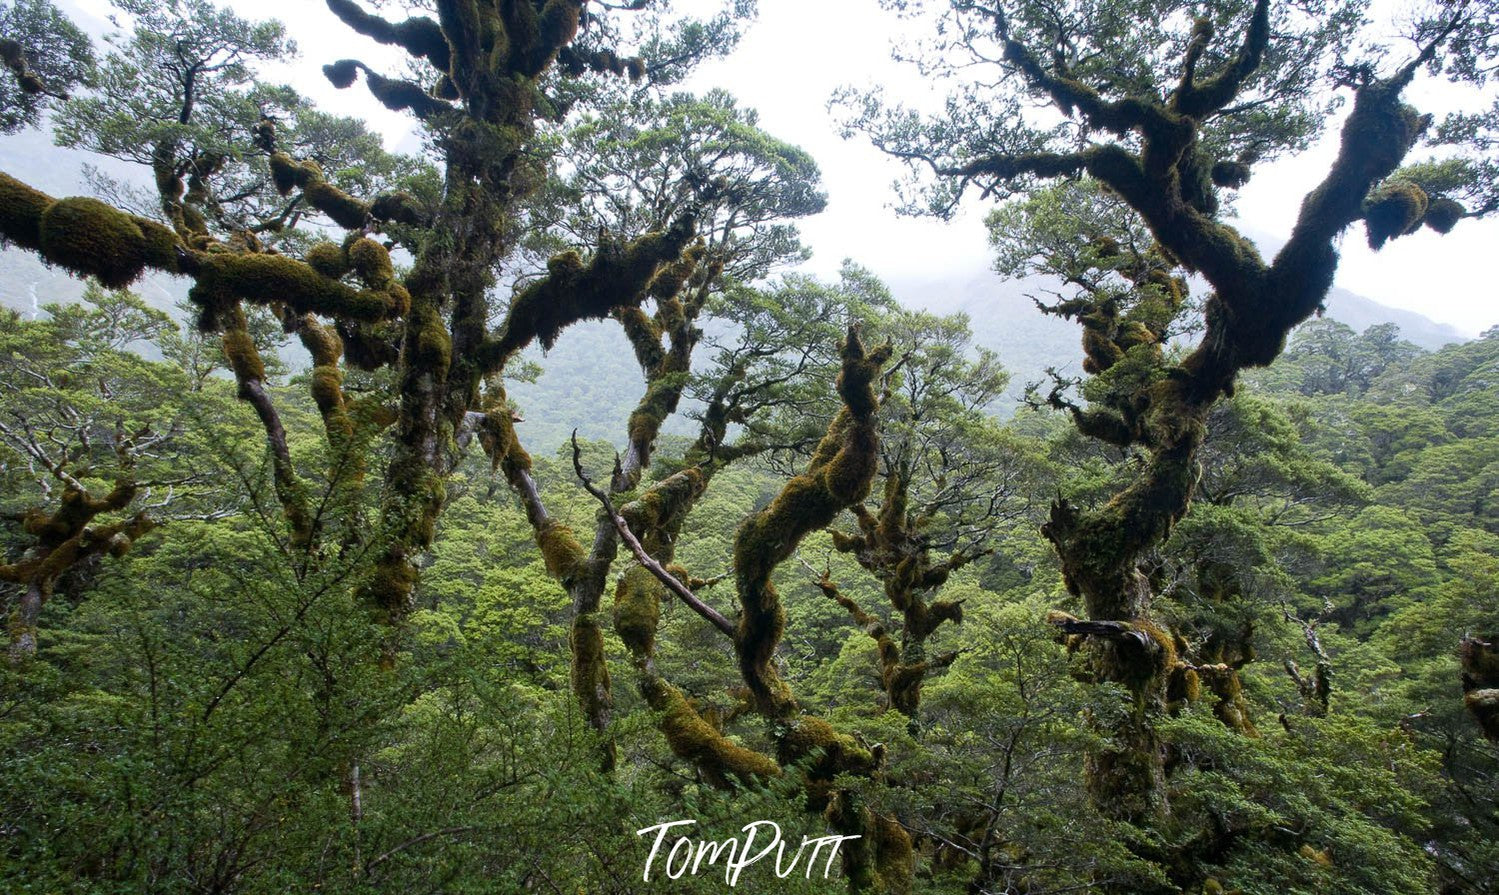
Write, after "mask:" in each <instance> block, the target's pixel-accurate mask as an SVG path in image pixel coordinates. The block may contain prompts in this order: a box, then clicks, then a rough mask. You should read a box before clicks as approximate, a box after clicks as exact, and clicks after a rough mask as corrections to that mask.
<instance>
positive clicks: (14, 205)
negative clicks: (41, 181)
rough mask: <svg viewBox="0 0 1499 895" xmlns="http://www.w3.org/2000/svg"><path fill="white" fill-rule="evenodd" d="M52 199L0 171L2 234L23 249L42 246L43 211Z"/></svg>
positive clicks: (36, 248)
mask: <svg viewBox="0 0 1499 895" xmlns="http://www.w3.org/2000/svg"><path fill="white" fill-rule="evenodd" d="M52 202H53V199H52V197H51V196H49V195H47V194H46V193H43V192H41V191H40V190H35V189H32V188H31V187H30V186H27V185H26V184H24V183H22V182H21V181H19V180H16V179H15V178H14V177H11V176H10V175H9V174H3V173H0V237H3V238H4V239H5V240H6V241H8V242H12V243H15V244H16V245H18V246H20V247H21V248H23V249H30V250H31V251H38V250H40V249H41V247H42V215H43V214H44V213H45V212H46V211H47V209H48V208H49V207H50V206H51V205H52Z"/></svg>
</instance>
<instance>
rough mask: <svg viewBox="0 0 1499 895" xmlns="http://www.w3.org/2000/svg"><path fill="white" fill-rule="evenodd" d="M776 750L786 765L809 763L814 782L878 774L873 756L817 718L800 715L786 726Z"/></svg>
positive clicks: (855, 741) (851, 738)
mask: <svg viewBox="0 0 1499 895" xmlns="http://www.w3.org/2000/svg"><path fill="white" fill-rule="evenodd" d="M776 750H777V751H776V757H777V758H778V759H779V760H780V762H781V764H783V765H785V764H797V763H799V762H803V761H808V760H810V764H809V765H808V774H809V776H810V777H812V779H814V780H824V781H826V780H832V779H833V778H834V777H836V776H837V775H839V774H863V775H867V774H870V773H873V772H874V771H875V770H876V763H875V758H874V753H873V752H871V751H870V750H868V749H866V748H864V747H863V746H862V745H860V744H859V742H858V741H857V740H855V739H854V738H853V737H851V736H849V735H848V734H846V733H842V732H840V731H839V730H838V729H837V728H835V727H833V725H831V724H829V723H828V722H827V721H825V720H823V719H822V718H818V717H816V716H815V715H800V716H798V717H797V718H795V719H793V720H790V721H788V722H786V727H785V730H784V732H783V733H782V734H781V735H780V737H779V738H778V739H777V742H776Z"/></svg>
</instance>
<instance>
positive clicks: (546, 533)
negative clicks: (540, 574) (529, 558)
mask: <svg viewBox="0 0 1499 895" xmlns="http://www.w3.org/2000/svg"><path fill="white" fill-rule="evenodd" d="M536 546H538V547H540V548H541V557H542V560H543V561H544V562H545V563H546V568H547V574H549V575H551V576H552V577H553V578H556V579H557V580H558V581H563V582H566V581H567V580H568V579H570V578H572V577H573V575H575V574H577V571H578V567H579V566H581V565H582V563H583V558H584V556H585V554H584V553H583V546H582V545H581V544H579V543H578V539H577V538H576V537H574V536H573V531H572V529H571V528H568V527H567V526H566V525H563V524H562V523H561V522H557V521H555V520H554V521H550V522H548V523H546V524H545V525H543V526H541V527H540V528H538V529H537V530H536Z"/></svg>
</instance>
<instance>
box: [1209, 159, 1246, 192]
mask: <svg viewBox="0 0 1499 895" xmlns="http://www.w3.org/2000/svg"><path fill="white" fill-rule="evenodd" d="M1250 173H1251V172H1250V169H1249V166H1248V165H1246V164H1244V163H1243V162H1235V161H1231V160H1227V159H1225V160H1223V161H1220V162H1218V163H1216V164H1214V165H1213V170H1212V178H1213V183H1214V185H1216V186H1220V187H1228V188H1232V189H1239V188H1240V187H1242V186H1244V184H1246V183H1248V182H1249V175H1250Z"/></svg>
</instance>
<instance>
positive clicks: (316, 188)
mask: <svg viewBox="0 0 1499 895" xmlns="http://www.w3.org/2000/svg"><path fill="white" fill-rule="evenodd" d="M302 195H303V197H305V198H306V199H307V202H308V204H310V205H312V207H314V208H316V209H317V210H318V211H321V212H322V213H323V214H326V215H327V216H328V217H330V218H332V219H333V222H334V223H335V224H337V225H339V226H340V227H343V228H344V229H345V230H357V229H359V228H360V227H363V226H364V225H365V222H366V221H367V220H368V219H369V213H370V209H369V206H368V205H366V204H364V203H363V202H361V201H359V200H358V199H356V198H354V197H353V196H351V195H349V194H348V193H346V192H344V191H343V190H341V189H339V188H338V187H336V186H334V185H333V184H331V183H329V182H328V181H326V180H323V179H321V178H315V179H312V180H310V181H309V182H308V183H307V184H306V185H305V186H304V187H303V188H302Z"/></svg>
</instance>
